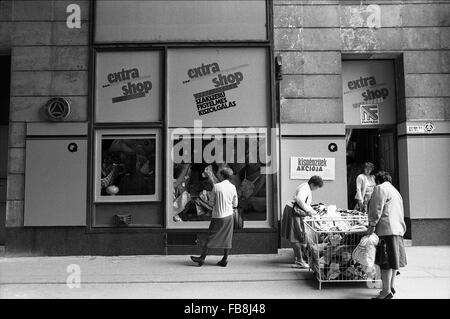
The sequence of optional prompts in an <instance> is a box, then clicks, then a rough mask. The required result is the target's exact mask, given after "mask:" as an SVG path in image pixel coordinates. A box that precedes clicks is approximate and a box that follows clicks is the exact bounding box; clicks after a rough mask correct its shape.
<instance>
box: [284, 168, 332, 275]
mask: <svg viewBox="0 0 450 319" xmlns="http://www.w3.org/2000/svg"><path fill="white" fill-rule="evenodd" d="M322 186H323V180H322V178H321V177H320V176H312V177H311V178H310V179H309V181H308V183H303V184H301V185H300V186H298V187H297V189H296V190H295V195H294V200H293V201H292V202H289V203H287V204H286V206H285V207H284V211H283V217H282V219H281V236H282V238H285V239H287V240H289V241H290V243H291V245H292V248H293V249H294V256H295V260H294V267H295V268H309V265H308V264H307V263H306V261H305V259H304V258H303V255H304V252H305V250H306V247H305V246H306V245H305V229H304V225H303V218H304V217H305V216H311V215H315V214H316V211H315V210H314V209H313V208H312V207H311V202H312V193H311V192H312V191H315V190H316V189H319V188H321V187H322Z"/></svg>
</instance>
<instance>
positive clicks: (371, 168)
mask: <svg viewBox="0 0 450 319" xmlns="http://www.w3.org/2000/svg"><path fill="white" fill-rule="evenodd" d="M366 168H369V169H370V171H371V172H373V169H374V168H375V166H374V165H373V164H372V163H371V162H365V163H364V164H363V165H362V172H363V173H364V170H365V169H366Z"/></svg>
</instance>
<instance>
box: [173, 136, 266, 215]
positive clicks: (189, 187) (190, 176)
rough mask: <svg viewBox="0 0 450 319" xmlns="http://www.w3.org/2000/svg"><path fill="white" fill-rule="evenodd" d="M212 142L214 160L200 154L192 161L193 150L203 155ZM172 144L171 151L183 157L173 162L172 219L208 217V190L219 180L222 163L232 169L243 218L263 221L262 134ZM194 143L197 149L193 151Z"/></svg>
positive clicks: (233, 181)
mask: <svg viewBox="0 0 450 319" xmlns="http://www.w3.org/2000/svg"><path fill="white" fill-rule="evenodd" d="M196 139H197V140H196ZM218 143H220V144H218ZM212 144H214V146H213V148H214V152H213V153H214V155H213V156H214V159H215V160H214V161H213V162H211V161H210V160H208V158H206V159H205V156H203V159H202V161H196V160H195V159H196V157H198V156H196V153H198V152H201V153H203V155H205V153H207V152H208V151H210V148H211V145H212ZM173 145H174V152H178V154H177V155H180V156H182V157H183V159H184V160H183V161H180V162H174V164H173V207H172V220H173V222H176V223H181V222H187V221H208V220H210V219H211V213H212V205H211V202H212V199H211V190H212V187H213V185H214V184H215V183H217V182H219V178H218V174H217V173H218V171H219V169H220V168H221V167H223V166H227V167H229V168H231V169H232V170H233V172H234V175H233V178H232V179H231V182H232V183H233V184H234V185H235V186H236V190H237V192H238V196H239V204H238V210H239V212H240V214H241V216H243V218H244V220H247V221H265V220H266V218H267V189H266V184H267V175H265V174H262V168H263V167H264V166H265V161H266V138H265V136H245V137H244V136H232V137H227V138H224V139H220V140H217V139H216V140H212V139H205V138H203V139H202V138H201V137H194V138H190V139H186V138H184V139H177V140H174V141H173ZM196 145H200V147H201V149H200V148H198V150H195V147H196ZM186 152H188V153H189V154H186ZM218 159H219V160H218Z"/></svg>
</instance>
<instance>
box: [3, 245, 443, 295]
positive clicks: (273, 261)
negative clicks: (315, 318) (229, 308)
mask: <svg viewBox="0 0 450 319" xmlns="http://www.w3.org/2000/svg"><path fill="white" fill-rule="evenodd" d="M406 253H407V259H408V266H407V267H406V268H402V270H401V275H400V276H399V277H398V279H397V294H396V296H395V298H397V299H401V298H402V299H403V298H421V299H423V298H445V299H449V298H450V246H433V247H407V248H406ZM219 259H220V257H219V256H208V258H207V260H206V263H205V265H203V267H198V266H196V265H195V264H194V263H192V262H191V261H190V259H189V256H117V257H101V256H81V257H23V258H5V257H2V258H0V298H2V299H3V298H174V299H178V298H189V299H190V298H193V299H197V298H212V299H217V298H230V299H242V298H251V299H259V298H269V299H308V298H333V299H335V298H338V299H339V298H362V299H368V298H371V297H373V296H375V295H376V294H377V293H378V291H379V289H374V288H368V287H367V285H366V283H350V282H347V283H325V284H323V285H322V290H319V289H318V286H319V285H318V282H317V280H316V279H315V277H314V276H313V273H312V272H310V271H309V270H299V269H294V268H291V265H290V263H291V262H292V259H293V257H292V252H291V250H280V253H279V254H277V255H232V256H230V258H229V264H228V267H226V268H222V267H218V266H216V262H217V261H218V260H219ZM70 265H79V267H80V268H79V269H80V271H81V287H80V288H69V287H68V285H67V283H66V282H67V278H68V276H69V275H70V274H71V273H69V272H68V271H67V269H68V266H70Z"/></svg>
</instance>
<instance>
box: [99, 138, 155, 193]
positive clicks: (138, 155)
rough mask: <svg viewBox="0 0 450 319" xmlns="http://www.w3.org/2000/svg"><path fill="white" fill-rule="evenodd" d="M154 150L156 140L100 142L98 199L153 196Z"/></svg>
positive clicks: (140, 139)
mask: <svg viewBox="0 0 450 319" xmlns="http://www.w3.org/2000/svg"><path fill="white" fill-rule="evenodd" d="M155 148H156V139H155V137H148V138H139V139H125V138H103V139H102V170H101V195H102V196H115V195H154V194H155V168H156V162H155V154H156V152H155Z"/></svg>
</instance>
